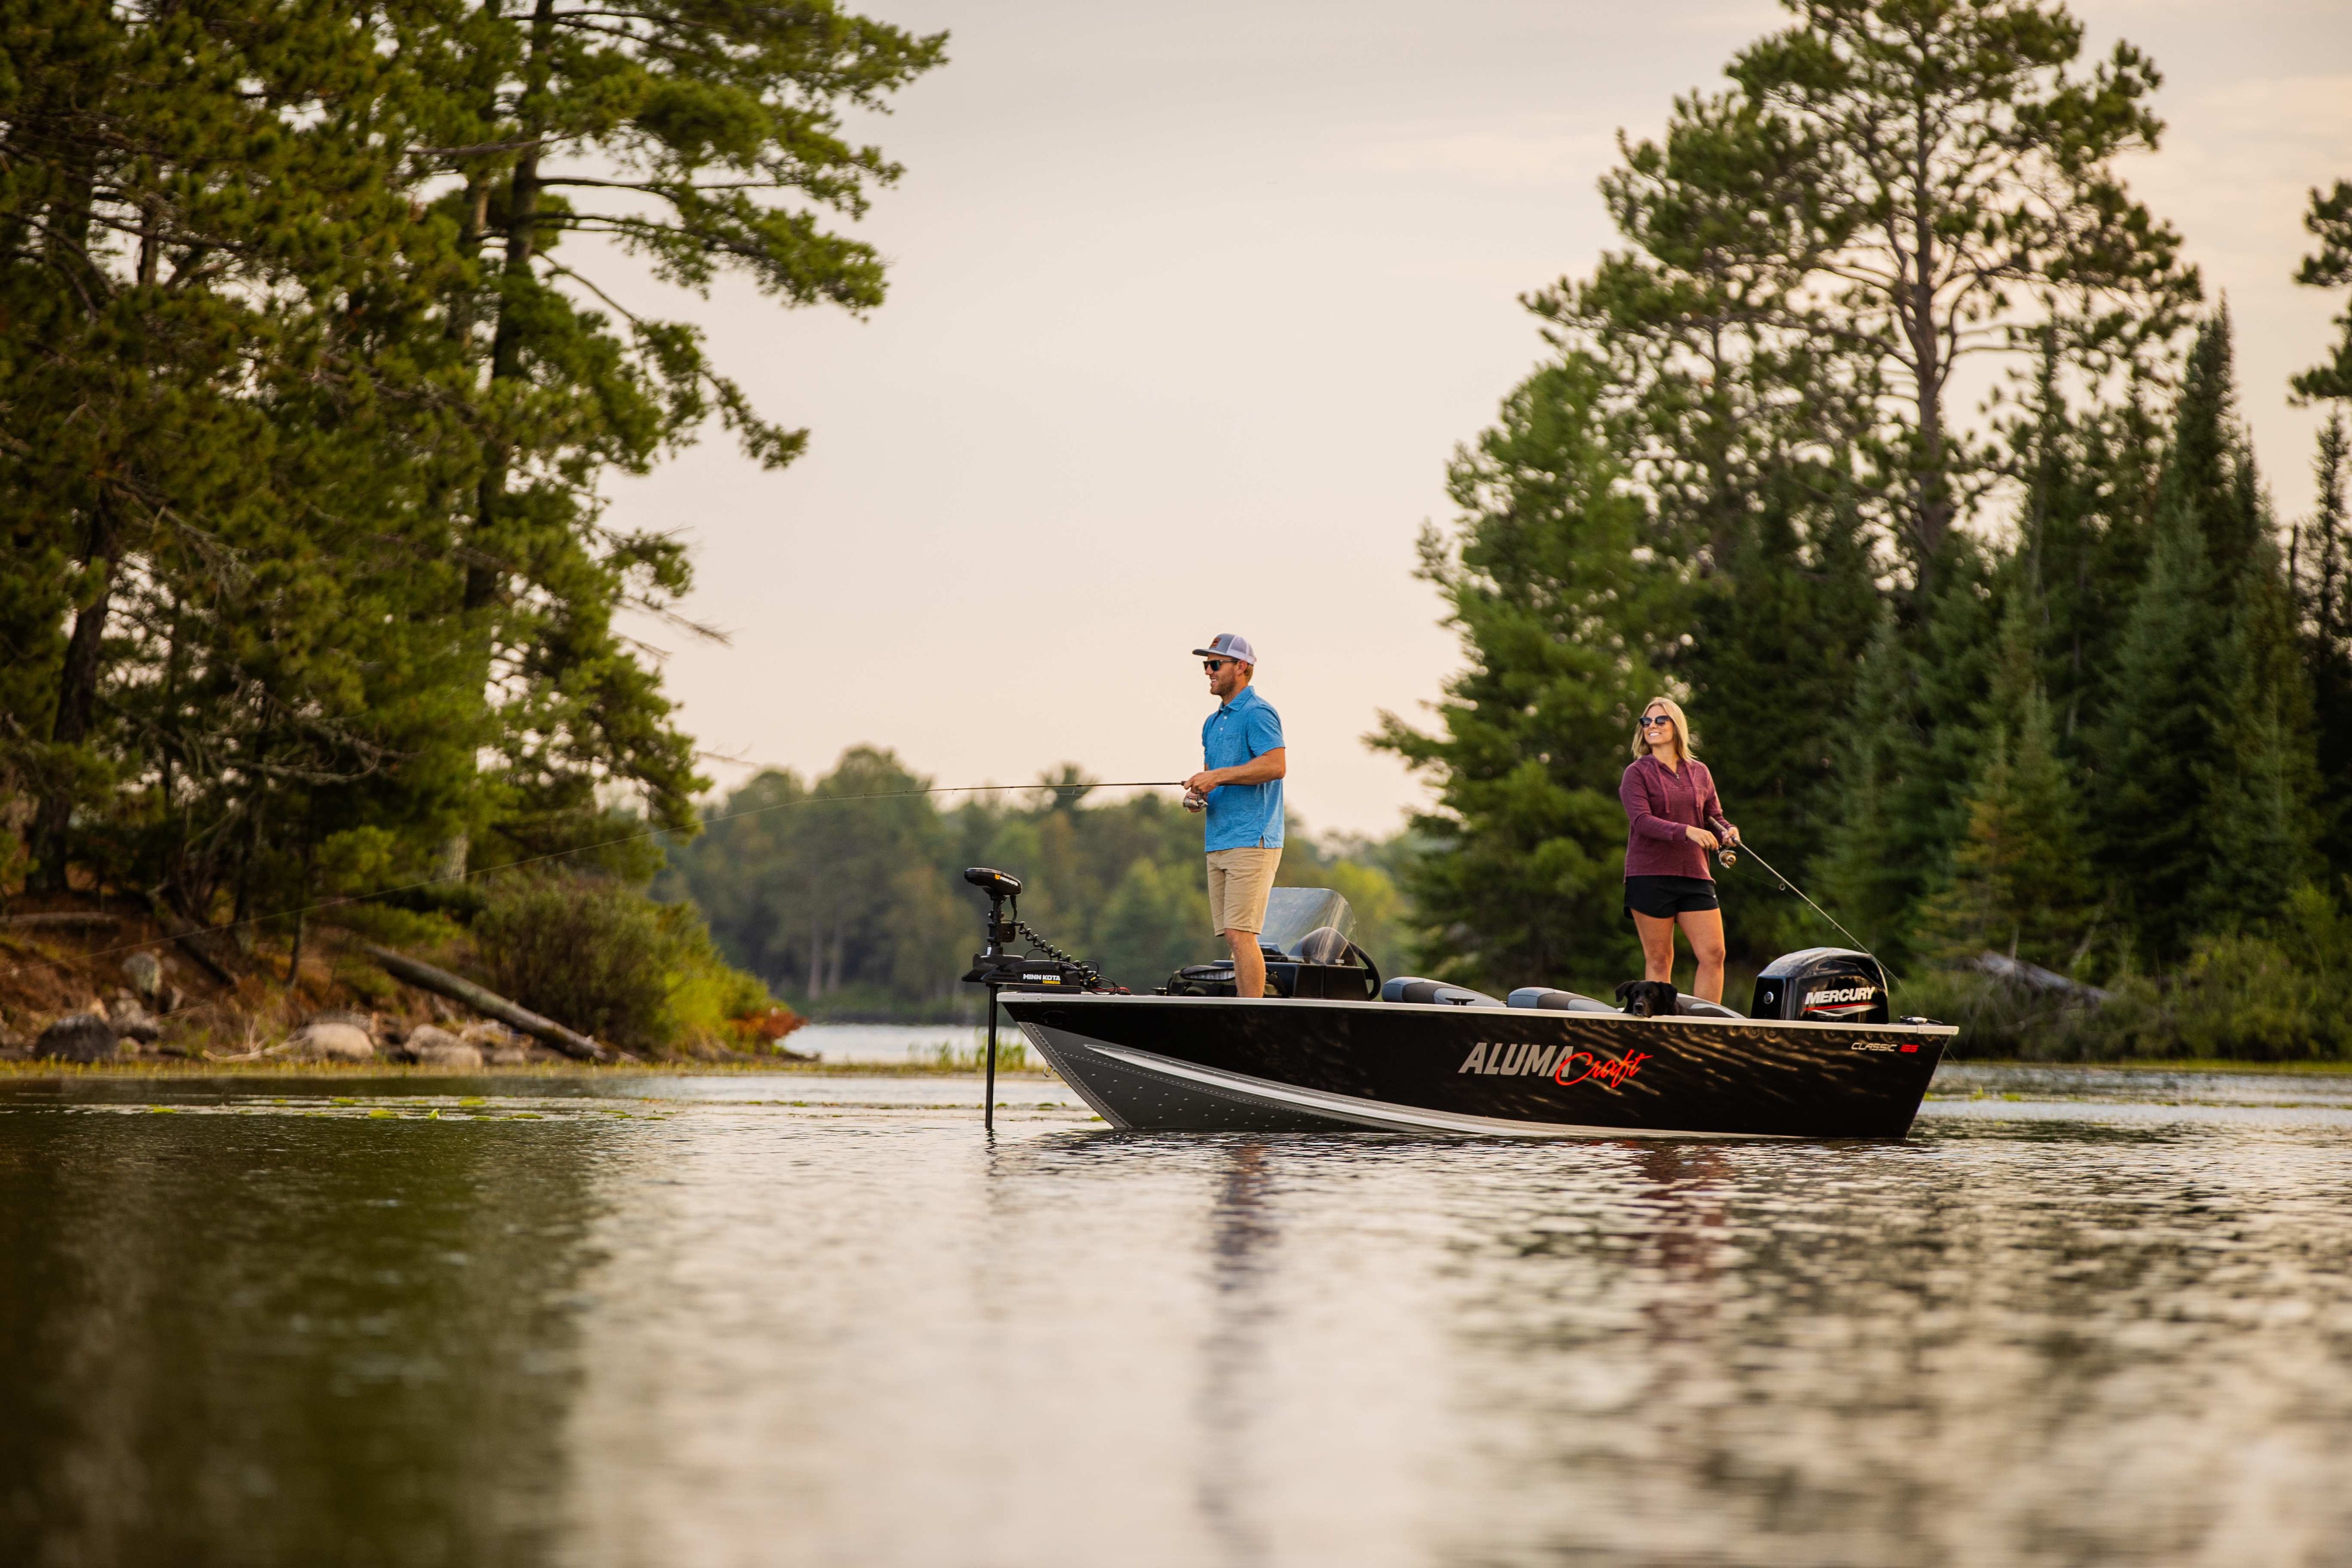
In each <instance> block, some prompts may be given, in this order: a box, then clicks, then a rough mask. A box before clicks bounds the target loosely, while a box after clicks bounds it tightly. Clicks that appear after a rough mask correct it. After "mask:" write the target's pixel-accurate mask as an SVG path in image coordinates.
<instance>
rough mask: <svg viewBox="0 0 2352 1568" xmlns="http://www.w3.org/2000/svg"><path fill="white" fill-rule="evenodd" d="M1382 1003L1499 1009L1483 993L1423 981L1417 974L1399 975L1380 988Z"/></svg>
mask: <svg viewBox="0 0 2352 1568" xmlns="http://www.w3.org/2000/svg"><path fill="white" fill-rule="evenodd" d="M1381 1001H1383V1002H1445V1003H1450V1004H1452V1005H1454V1006H1456V1007H1499V1006H1501V1005H1502V1004H1501V1003H1500V1002H1497V1001H1496V1000H1495V999H1494V998H1493V997H1492V996H1489V995H1487V994H1486V993H1485V992H1484V991H1473V990H1471V989H1470V988H1469V987H1468V986H1466V985H1448V984H1445V983H1444V981H1442V980H1423V978H1422V977H1421V976H1420V975H1418V974H1400V975H1398V976H1397V977H1396V978H1395V979H1393V980H1391V981H1389V982H1388V983H1387V984H1383V985H1382V986H1381Z"/></svg>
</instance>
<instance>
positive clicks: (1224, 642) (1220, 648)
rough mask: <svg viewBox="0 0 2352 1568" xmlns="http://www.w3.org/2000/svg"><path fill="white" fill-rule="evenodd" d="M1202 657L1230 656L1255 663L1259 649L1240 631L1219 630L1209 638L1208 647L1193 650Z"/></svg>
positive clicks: (1243, 662)
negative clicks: (1252, 645) (1251, 644)
mask: <svg viewBox="0 0 2352 1568" xmlns="http://www.w3.org/2000/svg"><path fill="white" fill-rule="evenodd" d="M1192 651H1193V652H1194V653H1195V654H1197V655H1199V656H1200V657H1201V658H1230V659H1234V660H1235V661H1237V662H1239V663H1242V664H1247V665H1255V664H1256V663H1257V650H1256V649H1255V648H1254V647H1250V641H1249V638H1247V637H1243V636H1242V635H1241V634H1239V633H1238V632H1219V633H1218V634H1217V635H1216V636H1215V637H1211V638H1210V639H1209V646H1208V647H1196V648H1194V649H1193V650H1192Z"/></svg>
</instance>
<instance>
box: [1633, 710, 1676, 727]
mask: <svg viewBox="0 0 2352 1568" xmlns="http://www.w3.org/2000/svg"><path fill="white" fill-rule="evenodd" d="M1634 722H1635V723H1637V724H1639V725H1641V726H1642V728H1643V729H1644V730H1648V729H1652V728H1654V727H1655V726H1657V725H1660V724H1671V723H1673V722H1674V720H1673V718H1671V717H1670V716H1669V715H1667V714H1664V713H1644V714H1643V715H1642V716H1641V717H1640V718H1639V719H1637V720H1635V721H1634Z"/></svg>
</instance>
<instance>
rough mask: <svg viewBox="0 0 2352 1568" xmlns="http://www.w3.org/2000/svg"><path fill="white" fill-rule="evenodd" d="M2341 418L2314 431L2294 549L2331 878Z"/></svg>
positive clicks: (2347, 830) (2350, 850)
mask: <svg viewBox="0 0 2352 1568" xmlns="http://www.w3.org/2000/svg"><path fill="white" fill-rule="evenodd" d="M2347 446H2352V443H2347V439H2346V433H2345V422H2344V416H2343V415H2341V414H2334V415H2331V416H2329V418H2328V421H2327V423H2326V425H2325V426H2321V428H2320V432H2319V453H2318V457H2317V458H2316V460H2315V462H2314V464H2313V468H2314V470H2315V477H2316V479H2317V480H2318V488H2319V505H2318V508H2317V510H2315V511H2314V513H2313V514H2312V519H2311V522H2310V524H2309V526H2308V527H2306V528H2305V529H2302V530H2300V531H2298V533H2297V536H2296V541H2295V545H2296V553H2297V555H2298V557H2299V560H2298V562H2297V565H2298V567H2299V572H2298V575H2299V577H2300V579H2301V583H2302V585H2303V620H2304V625H2305V627H2306V628H2307V634H2306V635H2307V636H2308V637H2309V639H2310V643H2309V647H2310V653H2309V657H2308V664H2309V668H2310V681H2311V691H2312V741H2313V746H2314V751H2315V763H2316V764H2317V767H2318V773H2319V793H2318V795H2317V796H2316V798H2315V802H2314V806H2315V813H2316V818H2317V820H2316V823H2315V827H2316V830H2317V833H2318V837H2319V842H2320V844H2321V847H2323V849H2324V850H2325V852H2326V857H2327V859H2328V862H2329V864H2330V866H2331V867H2332V868H2334V870H2335V871H2336V874H2337V875H2339V876H2342V875H2347V874H2352V842H2347V839H2352V512H2348V511H2347V507H2346V505H2345V487H2346V484H2347V479H2352V475H2347V456H2352V453H2347Z"/></svg>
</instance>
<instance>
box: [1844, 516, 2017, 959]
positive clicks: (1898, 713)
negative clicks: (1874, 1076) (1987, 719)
mask: <svg viewBox="0 0 2352 1568" xmlns="http://www.w3.org/2000/svg"><path fill="white" fill-rule="evenodd" d="M1931 583H1932V586H1931V587H1930V588H1929V589H1928V591H1927V593H1925V594H1924V595H1918V596H1916V597H1915V598H1914V600H1913V601H1912V608H1913V610H1914V612H1915V614H1916V616H1917V618H1916V621H1915V622H1914V623H1913V624H1911V625H1909V626H1906V624H1905V621H1904V618H1903V615H1902V610H1901V607H1900V606H1899V605H1895V604H1890V605H1889V606H1888V608H1887V612H1886V614H1885V618H1884V619H1883V620H1882V622H1881V624H1880V626H1879V629H1878V632H1877V634H1876V635H1875V636H1874V638H1873V639H1872V642H1871V645H1870V647H1869V650H1868V651H1867V653H1865V655H1864V660H1863V667H1862V673H1861V678H1860V683H1859V686H1858V689H1857V693H1856V699H1855V703H1854V708H1853V713H1852V716H1851V717H1850V719H1848V720H1847V721H1846V722H1845V724H1844V726H1843V728H1844V731H1845V733H1844V734H1843V735H1842V736H1841V737H1840V743H1839V744H1838V746H1837V748H1836V750H1835V752H1833V758H1832V771H1833V773H1834V776H1835V780H1836V784H1835V791H1834V794H1833V795H1832V799H1833V801H1834V802H1835V805H1834V810H1835V813H1836V816H1835V820H1834V822H1833V824H1832V826H1831V828H1830V830H1829V831H1828V833H1827V834H1826V835H1825V837H1827V838H1828V840H1829V842H1830V846H1831V847H1830V848H1829V850H1828V851H1827V853H1826V857H1825V858H1824V860H1823V861H1822V866H1821V877H1820V880H1821V882H1822V886H1823V887H1824V888H1827V889H1830V891H1831V895H1832V898H1833V899H1834V900H1836V902H1837V905H1838V907H1840V908H1841V909H1851V910H1854V911H1855V912H1856V914H1857V915H1858V917H1859V918H1860V920H1862V921H1864V922H1866V923H1865V924H1864V925H1860V926H1857V927H1856V929H1857V931H1861V932H1862V933H1863V934H1864V935H1866V936H1868V937H1869V938H1870V940H1871V942H1872V945H1873V947H1874V949H1875V950H1877V951H1879V952H1883V953H1885V954H1887V955H1889V956H1890V957H1891V958H1892V959H1893V960H1894V961H1895V962H1897V963H1900V962H1901V961H1902V960H1903V959H1904V958H1905V957H1906V956H1908V955H1909V954H1911V953H1912V952H1915V951H1916V943H1917V942H1918V940H1919V934H1920V932H1919V919H1920V915H1921V910H1922V904H1923V900H1926V899H1927V897H1928V896H1929V895H1930V894H1931V893H1932V892H1934V891H1935V890H1936V889H1937V887H1938V886H1939V885H1940V883H1941V882H1942V880H1943V879H1944V877H1945V875H1946V872H1947V870H1948V863H1949V857H1950V853H1951V847H1952V846H1953V845H1954V844H1955V843H1956V842H1957V841H1958V838H1959V837H1960V835H1961V833H1962V832H1963V831H1964V830H1965V828H1966V826H1967V820H1968V817H1967V805H1966V792H1967V789H1968V785H1969V780H1970V778H1971V777H1973V776H1974V774H1975V773H1976V770H1977V765H1978V754H1979V750H1980V749H1981V747H1982V746H1983V744H1984V742H1985V741H1986V740H1987V739H1988V735H1987V731H1986V729H1985V726H1984V714H1985V712H1986V710H1987V706H1988V701H1989V694H1990V686H1991V679H1992V670H1993V655H1994V649H1995V645H1996V640H1997V639H1996V634H1995V630H1994V628H1995V627H1996V626H1998V625H1999V624H2000V598H1999V591H2000V583H1999V581H1998V574H1997V573H1996V570H1995V564H1994V563H1992V562H1990V561H1989V560H1988V559H1987V558H1986V556H1985V553H1984V552H1983V551H1982V550H1981V549H1980V548H1979V546H1978V545H1977V543H1976V542H1975V541H1973V540H1972V539H1971V538H1970V537H1969V536H1968V535H1966V534H1961V533H1954V534H1951V535H1949V536H1948V537H1947V539H1946V541H1945V544H1944V550H1943V553H1942V555H1941V557H1940V564H1939V565H1938V567H1937V570H1936V571H1935V572H1934V573H1933V574H1931ZM1847 923H1849V924H1853V921H1848V922H1847Z"/></svg>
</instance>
